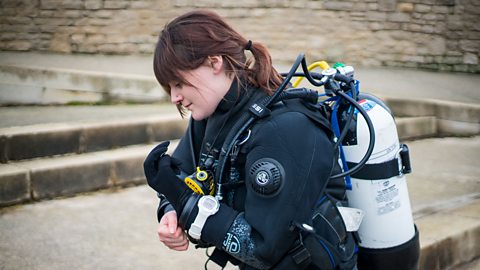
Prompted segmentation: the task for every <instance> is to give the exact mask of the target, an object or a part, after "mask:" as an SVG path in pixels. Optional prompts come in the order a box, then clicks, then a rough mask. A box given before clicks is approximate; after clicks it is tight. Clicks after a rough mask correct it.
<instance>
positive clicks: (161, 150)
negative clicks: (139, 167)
mask: <svg viewBox="0 0 480 270" xmlns="http://www.w3.org/2000/svg"><path fill="white" fill-rule="evenodd" d="M169 145H170V141H165V142H162V143H160V144H159V145H157V146H155V148H153V150H152V151H150V153H149V154H148V156H147V158H146V159H145V161H144V162H143V169H144V172H145V176H146V177H147V180H150V179H153V178H154V177H155V175H157V173H158V160H159V159H160V158H161V157H162V156H163V155H165V153H166V152H167V150H168V146H169ZM148 184H149V185H150V182H149V183H148Z"/></svg>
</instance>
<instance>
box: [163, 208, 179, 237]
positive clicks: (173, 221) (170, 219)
mask: <svg viewBox="0 0 480 270" xmlns="http://www.w3.org/2000/svg"><path fill="white" fill-rule="evenodd" d="M165 219H166V224H167V227H168V231H169V232H170V234H173V235H174V234H175V232H176V231H177V230H178V229H179V227H178V223H177V214H176V213H175V211H170V212H167V213H165ZM180 230H181V229H180Z"/></svg>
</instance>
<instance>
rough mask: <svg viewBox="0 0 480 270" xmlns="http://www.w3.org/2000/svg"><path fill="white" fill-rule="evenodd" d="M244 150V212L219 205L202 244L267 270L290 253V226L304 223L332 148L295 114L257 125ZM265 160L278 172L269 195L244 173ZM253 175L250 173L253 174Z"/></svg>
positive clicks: (292, 238)
mask: <svg viewBox="0 0 480 270" xmlns="http://www.w3.org/2000/svg"><path fill="white" fill-rule="evenodd" d="M251 140H252V141H251V142H250V143H249V145H248V146H247V147H248V149H247V151H248V155H247V159H246V169H245V174H246V185H247V194H246V201H245V212H243V213H240V214H238V215H234V214H236V213H235V212H234V210H233V209H231V208H229V207H228V206H226V205H223V204H222V205H221V207H220V211H219V212H218V213H217V214H216V215H214V216H211V217H210V218H209V219H208V220H207V222H206V224H205V227H204V230H203V232H202V239H203V240H204V241H206V242H209V243H213V244H215V245H216V246H217V247H219V248H222V249H223V250H225V251H226V252H227V253H229V254H230V255H232V256H234V257H236V258H237V259H239V260H241V261H243V262H245V263H247V264H249V265H252V266H254V267H256V268H260V269H263V268H268V267H271V266H272V265H273V264H274V263H276V262H277V261H279V260H280V259H281V258H282V257H283V256H284V255H285V253H286V252H288V250H289V249H290V248H291V246H292V244H293V242H294V241H295V239H296V234H294V233H292V232H290V231H289V227H290V224H291V222H292V221H298V222H305V221H308V219H309V218H310V214H311V209H313V206H314V204H315V203H316V201H317V200H318V199H319V197H320V194H321V192H322V191H323V190H324V188H325V184H326V182H327V180H328V177H329V176H330V173H331V169H332V168H331V167H332V163H333V147H332V144H331V142H330V141H329V139H328V137H327V136H326V135H325V134H324V133H323V131H322V130H321V129H319V128H317V127H315V126H314V125H313V123H312V122H310V120H308V119H307V118H306V117H305V116H303V115H302V114H300V113H293V112H291V113H284V114H281V115H279V116H276V117H275V118H274V119H273V118H272V119H270V120H268V121H267V122H265V123H263V124H260V123H259V124H258V125H257V126H256V130H255V129H254V133H253V134H252V139H251ZM265 158H268V160H267V161H271V162H272V163H274V165H275V166H277V167H279V168H280V171H282V177H281V185H280V188H278V190H276V191H274V192H273V193H272V194H270V195H264V194H262V192H259V191H258V190H259V189H258V188H256V187H255V179H256V177H257V174H255V173H254V174H253V175H252V174H251V173H249V172H250V171H252V168H255V167H258V164H259V161H260V162H262V160H263V159H265ZM253 171H255V170H253Z"/></svg>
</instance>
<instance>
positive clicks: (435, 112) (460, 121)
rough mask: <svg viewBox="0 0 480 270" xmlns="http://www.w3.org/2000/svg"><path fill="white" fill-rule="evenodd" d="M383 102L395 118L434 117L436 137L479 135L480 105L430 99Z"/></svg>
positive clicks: (387, 99)
mask: <svg viewBox="0 0 480 270" xmlns="http://www.w3.org/2000/svg"><path fill="white" fill-rule="evenodd" d="M384 100H385V102H386V103H387V105H388V106H389V107H390V109H391V110H392V112H393V114H394V115H395V116H397V117H435V119H436V121H437V123H436V124H435V125H436V133H437V134H435V135H437V136H472V135H477V134H480V105H476V104H467V103H460V102H452V101H443V100H432V99H425V100H417V99H401V98H385V99H384Z"/></svg>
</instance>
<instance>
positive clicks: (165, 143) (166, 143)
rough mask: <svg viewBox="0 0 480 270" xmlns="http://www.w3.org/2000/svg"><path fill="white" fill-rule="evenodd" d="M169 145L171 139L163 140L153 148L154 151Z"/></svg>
mask: <svg viewBox="0 0 480 270" xmlns="http://www.w3.org/2000/svg"><path fill="white" fill-rule="evenodd" d="M169 145H170V141H164V142H161V143H159V144H158V145H157V146H155V148H153V149H152V151H154V150H156V149H158V148H168V146H169Z"/></svg>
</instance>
